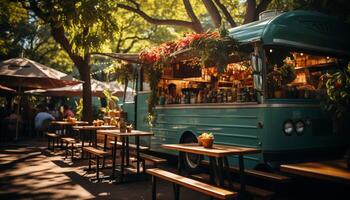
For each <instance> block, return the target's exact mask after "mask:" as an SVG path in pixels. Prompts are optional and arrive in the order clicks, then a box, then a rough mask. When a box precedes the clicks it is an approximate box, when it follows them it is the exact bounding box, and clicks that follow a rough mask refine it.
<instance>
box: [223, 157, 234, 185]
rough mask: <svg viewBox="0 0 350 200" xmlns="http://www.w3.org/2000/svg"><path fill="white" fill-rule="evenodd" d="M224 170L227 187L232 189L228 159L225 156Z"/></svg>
mask: <svg viewBox="0 0 350 200" xmlns="http://www.w3.org/2000/svg"><path fill="white" fill-rule="evenodd" d="M224 170H225V174H226V176H227V180H228V184H229V187H230V188H233V183H232V176H231V172H230V165H229V163H228V159H227V157H226V156H225V157H224Z"/></svg>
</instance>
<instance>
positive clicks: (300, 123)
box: [295, 120, 305, 135]
mask: <svg viewBox="0 0 350 200" xmlns="http://www.w3.org/2000/svg"><path fill="white" fill-rule="evenodd" d="M304 130H305V124H304V122H303V121H301V120H299V121H297V122H296V123H295V131H296V132H297V134H298V135H301V134H302V133H303V132H304Z"/></svg>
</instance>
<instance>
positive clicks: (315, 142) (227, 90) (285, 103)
mask: <svg viewBox="0 0 350 200" xmlns="http://www.w3.org/2000/svg"><path fill="white" fill-rule="evenodd" d="M349 36H350V31H349V28H348V27H347V26H345V25H344V24H342V23H341V22H339V21H337V20H336V19H335V18H333V17H330V16H327V15H324V14H321V13H318V12H309V11H291V12H285V13H281V14H278V15H276V16H272V17H268V18H266V19H261V20H259V21H256V22H252V23H249V24H245V25H242V26H239V27H236V28H232V29H230V30H229V37H232V38H234V39H235V40H237V41H238V42H239V43H240V46H241V47H242V51H245V53H247V54H248V55H249V57H248V59H247V58H245V59H244V60H239V61H236V62H233V63H229V64H228V65H227V68H226V70H225V71H224V72H223V73H221V74H220V73H218V72H217V69H216V68H215V67H211V68H203V67H188V66H186V63H176V64H174V65H173V66H171V67H169V68H167V69H165V70H164V73H163V76H162V78H161V81H160V83H159V85H158V91H159V92H158V93H159V103H158V105H157V106H156V108H155V110H156V113H157V120H156V122H155V123H154V125H153V126H152V127H151V131H153V132H154V137H152V138H151V141H150V145H151V150H153V151H157V152H162V153H170V154H173V153H176V152H170V151H167V150H164V149H162V148H161V147H160V145H161V144H167V143H188V142H196V141H197V136H198V135H200V134H201V133H203V132H211V133H213V135H214V137H215V143H217V144H226V145H235V146H242V147H254V148H258V149H261V150H262V153H260V154H256V155H250V156H245V162H246V164H247V166H248V167H250V168H256V169H272V168H276V167H278V164H280V163H286V162H293V161H301V160H303V159H310V158H311V159H315V158H317V156H318V155H322V156H323V157H326V155H339V153H344V147H345V145H346V143H347V142H348V141H349V140H348V139H345V137H346V134H344V133H340V132H339V131H337V130H336V127H334V122H333V121H332V117H331V115H330V113H327V112H325V111H324V110H322V109H321V106H320V99H322V98H324V95H325V80H326V78H325V77H326V76H327V74H329V73H332V72H334V71H335V70H337V69H341V68H342V67H345V66H347V64H348V61H349V58H350V41H349ZM141 72H142V70H141ZM140 77H142V74H141V76H140ZM142 80H146V81H147V78H143V79H142ZM142 80H141V81H142ZM140 86H141V87H140ZM148 96H149V90H148V88H146V87H144V86H143V84H139V87H138V93H137V96H136V101H135V102H134V103H126V104H125V105H124V110H125V111H127V112H128V117H129V118H128V120H130V121H133V122H134V123H135V124H136V128H137V129H140V130H149V129H150V127H149V126H148V123H147V121H145V118H146V117H147V103H146V102H147V98H148ZM236 160H237V159H234V158H232V159H231V160H230V162H236ZM185 163H186V165H187V166H188V167H190V168H196V167H197V166H198V164H199V163H200V157H199V156H195V155H191V154H188V155H186V156H185Z"/></svg>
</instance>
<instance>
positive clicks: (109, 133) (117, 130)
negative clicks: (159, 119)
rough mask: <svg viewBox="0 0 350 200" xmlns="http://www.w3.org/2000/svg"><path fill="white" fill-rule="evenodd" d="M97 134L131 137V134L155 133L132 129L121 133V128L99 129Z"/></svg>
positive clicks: (147, 134) (145, 134)
mask: <svg viewBox="0 0 350 200" xmlns="http://www.w3.org/2000/svg"><path fill="white" fill-rule="evenodd" d="M97 134H104V135H108V136H114V137H116V136H121V137H129V136H152V135H154V134H153V133H152V132H147V131H139V130H132V131H131V133H121V132H120V130H119V129H116V130H98V131H97Z"/></svg>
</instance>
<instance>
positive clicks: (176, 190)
mask: <svg viewBox="0 0 350 200" xmlns="http://www.w3.org/2000/svg"><path fill="white" fill-rule="evenodd" d="M173 188H174V200H179V199H180V186H179V185H178V184H175V183H174V184H173Z"/></svg>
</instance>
